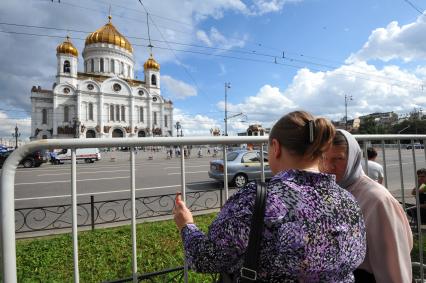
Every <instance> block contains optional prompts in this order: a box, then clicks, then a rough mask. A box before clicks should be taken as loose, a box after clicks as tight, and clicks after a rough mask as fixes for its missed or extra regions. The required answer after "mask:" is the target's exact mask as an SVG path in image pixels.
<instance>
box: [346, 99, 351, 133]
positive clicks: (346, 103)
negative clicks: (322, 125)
mask: <svg viewBox="0 0 426 283" xmlns="http://www.w3.org/2000/svg"><path fill="white" fill-rule="evenodd" d="M348 100H352V95H347V94H346V93H345V130H348Z"/></svg>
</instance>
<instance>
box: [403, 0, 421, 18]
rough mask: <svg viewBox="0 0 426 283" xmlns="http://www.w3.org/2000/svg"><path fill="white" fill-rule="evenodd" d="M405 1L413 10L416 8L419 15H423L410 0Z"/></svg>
mask: <svg viewBox="0 0 426 283" xmlns="http://www.w3.org/2000/svg"><path fill="white" fill-rule="evenodd" d="M404 1H405V3H407V4H408V5H409V6H410V7H411V8H413V9H414V10H416V11H417V12H418V13H419V14H420V15H422V16H423V12H422V11H421V10H420V9H419V8H417V7H416V5H414V4H413V3H412V2H411V1H410V0H404Z"/></svg>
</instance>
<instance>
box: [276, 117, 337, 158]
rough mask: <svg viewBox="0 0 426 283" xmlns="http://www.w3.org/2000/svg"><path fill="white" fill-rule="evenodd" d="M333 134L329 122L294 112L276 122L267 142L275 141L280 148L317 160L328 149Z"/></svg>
mask: <svg viewBox="0 0 426 283" xmlns="http://www.w3.org/2000/svg"><path fill="white" fill-rule="evenodd" d="M335 132H336V130H335V128H334V126H333V124H332V123H331V122H330V121H329V120H327V119H325V118H314V116H312V115H311V114H310V113H308V112H305V111H294V112H291V113H288V114H287V115H285V116H283V117H282V118H281V119H280V120H278V122H277V123H276V124H275V125H274V126H273V128H272V130H271V133H270V135H269V141H271V140H272V139H276V140H278V142H279V143H280V145H281V146H283V147H284V148H286V149H287V150H289V151H291V152H293V153H295V154H297V155H300V156H303V158H309V159H317V158H319V157H320V156H321V155H322V153H323V152H325V151H327V150H328V149H329V148H330V146H331V144H332V140H333V137H334V135H335Z"/></svg>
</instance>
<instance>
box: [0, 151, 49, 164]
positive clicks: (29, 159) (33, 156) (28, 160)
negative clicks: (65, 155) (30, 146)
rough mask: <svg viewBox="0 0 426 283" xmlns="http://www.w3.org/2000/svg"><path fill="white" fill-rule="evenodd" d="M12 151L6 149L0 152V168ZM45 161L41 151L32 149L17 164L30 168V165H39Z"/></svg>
mask: <svg viewBox="0 0 426 283" xmlns="http://www.w3.org/2000/svg"><path fill="white" fill-rule="evenodd" d="M12 152H13V150H10V151H6V152H0V168H1V167H3V163H4V162H5V161H6V159H7V158H8V157H9V155H10V154H11V153H12ZM44 162H46V160H45V158H44V157H43V154H42V152H41V151H34V152H32V153H30V154H28V155H27V156H25V157H24V159H22V160H21V162H20V163H19V164H21V165H23V166H24V167H25V168H31V167H40V165H41V164H43V163H44Z"/></svg>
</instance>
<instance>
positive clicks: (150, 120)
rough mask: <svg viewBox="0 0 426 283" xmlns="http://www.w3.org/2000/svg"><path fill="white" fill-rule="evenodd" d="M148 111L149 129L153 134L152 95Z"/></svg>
mask: <svg viewBox="0 0 426 283" xmlns="http://www.w3.org/2000/svg"><path fill="white" fill-rule="evenodd" d="M147 110H148V111H147V112H146V119H147V121H146V124H147V127H148V128H149V131H150V133H151V135H152V119H153V113H152V97H150V98H148V109H147Z"/></svg>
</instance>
